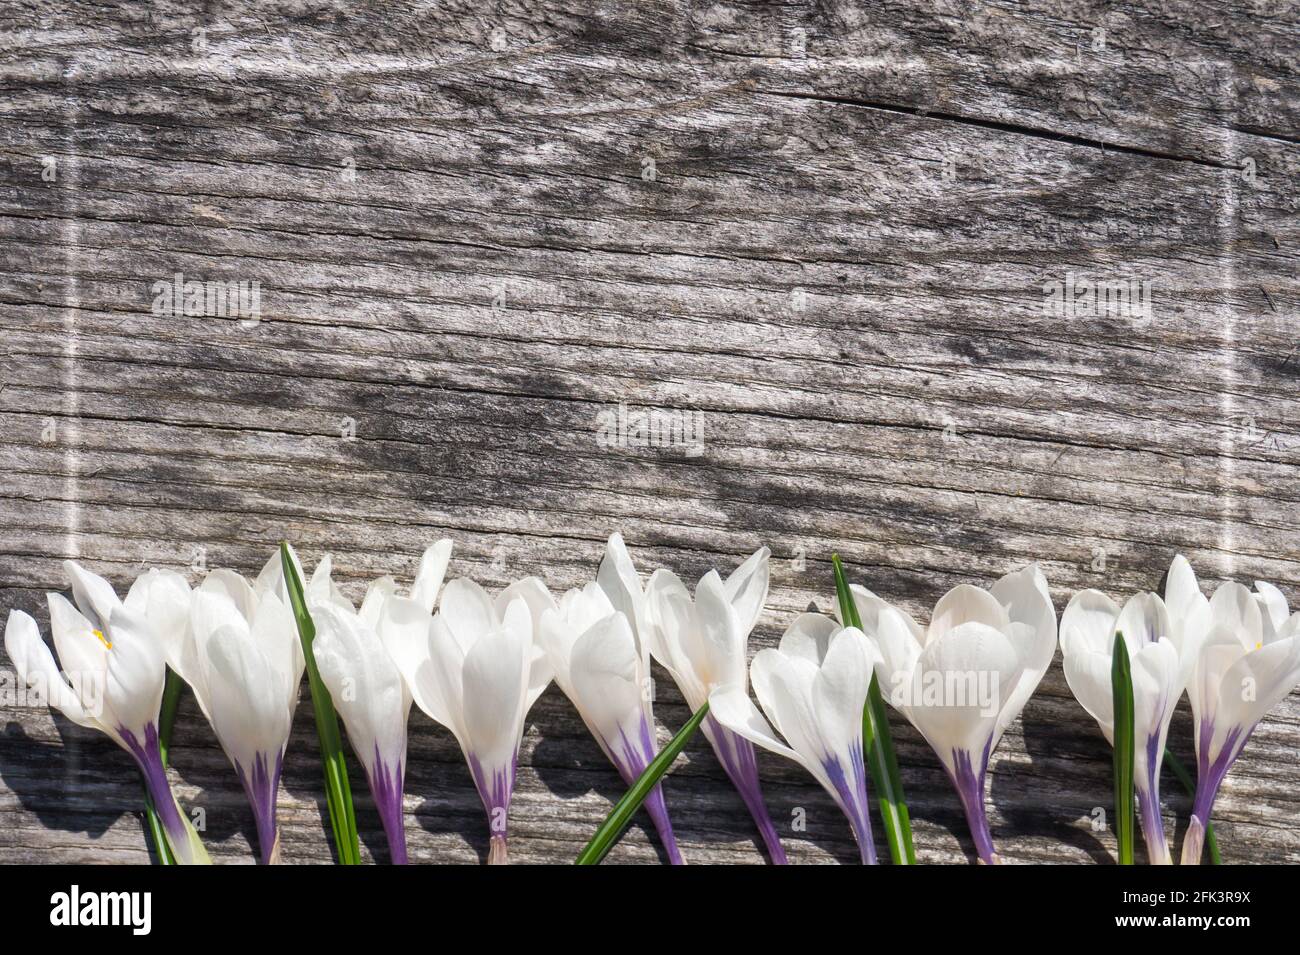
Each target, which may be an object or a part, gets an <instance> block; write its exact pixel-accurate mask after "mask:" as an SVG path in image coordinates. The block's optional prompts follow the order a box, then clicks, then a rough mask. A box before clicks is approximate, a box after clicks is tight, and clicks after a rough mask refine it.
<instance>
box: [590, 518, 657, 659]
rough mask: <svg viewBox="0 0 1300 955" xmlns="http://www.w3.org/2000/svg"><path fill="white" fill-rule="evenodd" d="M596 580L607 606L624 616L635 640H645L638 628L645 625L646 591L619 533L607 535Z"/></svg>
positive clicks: (640, 641)
mask: <svg viewBox="0 0 1300 955" xmlns="http://www.w3.org/2000/svg"><path fill="white" fill-rule="evenodd" d="M596 583H597V585H598V586H599V587H600V589H601V592H602V593H604V595H605V597H606V599H607V600H608V601H609V603H610V606H611V607H613V609H615V610H617V611H619V612H620V613H622V614H623V616H624V617H626V618H627V620H628V623H629V624H631V626H632V634H633V636H635V637H637V639H638V643H642V642H644V641H645V637H644V635H641V634H640V631H641V629H642V627H643V626H644V613H645V611H644V608H645V593H644V591H643V590H642V589H641V575H640V574H638V573H637V572H636V565H635V564H633V563H632V555H631V554H629V553H628V552H627V545H626V544H624V543H623V535H622V534H619V533H613V534H610V535H609V540H608V541H607V542H606V544H605V555H604V557H602V558H601V561H600V569H599V570H597V572H596Z"/></svg>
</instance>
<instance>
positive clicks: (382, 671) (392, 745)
mask: <svg viewBox="0 0 1300 955" xmlns="http://www.w3.org/2000/svg"><path fill="white" fill-rule="evenodd" d="M313 618H314V620H315V623H316V639H315V641H314V642H313V643H312V652H313V655H314V656H315V658H316V665H317V667H318V668H319V669H320V675H321V679H322V680H323V681H324V683H325V687H326V689H328V690H329V693H330V698H331V699H332V700H333V701H334V704H335V706H336V707H337V708H338V711H339V715H340V716H341V717H342V718H343V722H344V725H345V726H346V727H347V731H348V738H349V739H350V740H351V741H352V748H353V750H354V751H355V752H356V754H357V758H358V759H360V760H361V762H362V763H363V764H364V765H365V767H366V771H367V772H368V773H373V772H374V769H375V763H376V760H377V759H379V758H384V759H386V760H387V761H388V763H389V764H390V765H396V766H401V765H403V764H404V763H405V761H406V723H407V717H408V716H409V715H410V709H411V698H410V696H409V695H408V694H407V692H406V686H405V683H404V682H403V680H402V674H401V672H400V671H399V670H398V669H397V665H396V664H395V663H393V661H392V659H391V658H390V657H389V655H388V651H387V650H386V649H385V648H384V645H383V643H382V642H381V641H380V639H379V637H378V635H377V634H375V632H374V631H373V630H371V629H370V628H369V627H367V626H365V625H364V624H363V623H362V622H361V620H360V619H359V617H357V616H354V615H351V614H349V613H348V612H347V611H346V610H344V609H343V608H341V607H337V606H334V605H331V604H326V605H323V606H319V607H316V608H314V611H313Z"/></svg>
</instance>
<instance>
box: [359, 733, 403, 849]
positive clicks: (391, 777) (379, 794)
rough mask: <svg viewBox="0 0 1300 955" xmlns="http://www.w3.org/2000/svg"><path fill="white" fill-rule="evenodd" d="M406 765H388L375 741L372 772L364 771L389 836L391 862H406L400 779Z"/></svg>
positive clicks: (399, 763)
mask: <svg viewBox="0 0 1300 955" xmlns="http://www.w3.org/2000/svg"><path fill="white" fill-rule="evenodd" d="M404 774H405V767H404V766H403V765H402V763H401V761H400V760H399V761H398V762H397V765H396V766H389V765H388V764H387V763H385V762H384V758H383V757H382V756H381V755H380V754H379V744H378V743H376V744H375V758H374V763H373V771H371V772H368V773H367V774H366V778H367V780H368V781H369V783H370V794H371V795H372V796H374V797H375V808H376V809H377V810H379V820H380V822H382V823H383V825H384V835H385V836H386V837H387V838H388V854H389V856H390V858H391V859H392V863H393V865H406V861H407V860H406V820H405V817H404V816H403V814H402V780H403V778H404Z"/></svg>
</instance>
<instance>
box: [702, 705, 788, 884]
mask: <svg viewBox="0 0 1300 955" xmlns="http://www.w3.org/2000/svg"><path fill="white" fill-rule="evenodd" d="M704 727H705V735H706V736H707V737H708V738H709V742H710V743H712V744H713V752H714V753H716V754H717V757H718V762H720V763H722V768H723V770H725V771H726V773H727V776H728V777H729V778H730V779H731V783H732V785H733V786H735V787H736V791H737V792H738V793H740V798H741V799H742V800H744V802H745V806H746V808H748V809H749V814H750V815H751V816H753V817H754V823H755V824H756V825H757V826H758V833H759V835H760V836H761V837H762V839H763V844H764V845H765V846H766V847H767V854H768V856H769V858H771V860H772V862H773V863H774V864H775V865H785V864H786V858H785V850H784V849H783V848H781V840H780V838H779V837H778V836H777V834H776V826H774V825H773V824H772V816H771V814H770V813H768V811H767V805H766V803H764V802H763V788H762V786H761V785H760V784H759V781H758V760H757V757H756V756H755V755H754V744H753V743H751V742H750V741H749V740H747V739H745V738H744V737H743V736H737V735H736V734H735V733H733V732H731V730H729V729H727V728H725V727H724V726H722V724H720V723H718V722H717V721H716V720H715V719H714V718H713V714H709V715H708V716H706V717H705V718H704Z"/></svg>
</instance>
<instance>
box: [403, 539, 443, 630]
mask: <svg viewBox="0 0 1300 955" xmlns="http://www.w3.org/2000/svg"><path fill="white" fill-rule="evenodd" d="M451 546H452V545H451V539H450V538H447V537H444V538H443V539H442V540H440V541H438V542H437V543H435V544H432V545H431V546H430V547H429V548H428V549H427V550H425V552H424V553H423V554H421V555H420V565H419V567H418V568H417V569H416V571H415V583H413V584H412V585H411V599H412V600H414V601H415V602H416V603H417V604H419V605H420V606H421V607H423V608H424V611H425V613H432V612H433V605H434V603H436V602H437V600H438V591H440V590H441V589H442V581H443V578H444V577H446V575H447V564H448V562H449V561H450V560H451Z"/></svg>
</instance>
